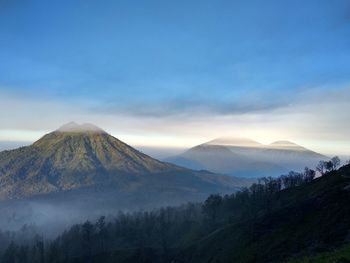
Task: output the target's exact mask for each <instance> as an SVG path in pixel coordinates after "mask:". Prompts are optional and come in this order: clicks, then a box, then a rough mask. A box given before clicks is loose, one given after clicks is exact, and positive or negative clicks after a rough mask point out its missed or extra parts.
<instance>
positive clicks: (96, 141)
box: [0, 123, 245, 200]
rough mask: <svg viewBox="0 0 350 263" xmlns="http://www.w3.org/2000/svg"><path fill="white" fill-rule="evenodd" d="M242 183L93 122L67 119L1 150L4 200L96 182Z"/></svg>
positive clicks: (209, 186)
mask: <svg viewBox="0 0 350 263" xmlns="http://www.w3.org/2000/svg"><path fill="white" fill-rule="evenodd" d="M244 183H245V182H243V181H242V180H240V179H231V178H226V177H224V176H217V175H213V174H211V173H209V172H196V171H192V170H189V169H186V168H182V167H178V166H176V165H173V164H169V163H164V162H161V161H158V160H156V159H153V158H151V157H149V156H147V155H145V154H143V153H141V152H139V151H137V150H135V149H134V148H132V147H130V146H129V145H127V144H125V143H123V142H121V141H120V140H118V139H116V138H114V137H113V136H111V135H110V134H108V133H106V132H105V131H103V130H102V129H100V128H98V127H96V126H94V125H92V124H83V125H78V124H76V123H69V124H66V125H64V126H62V127H61V128H59V129H58V130H56V131H54V132H52V133H49V134H47V135H45V136H44V137H42V138H41V139H40V140H38V141H36V142H35V143H34V144H32V145H30V146H27V147H22V148H19V149H15V150H11V151H4V152H1V153H0V199H2V200H4V199H13V198H23V197H30V196H35V195H40V194H48V193H57V192H62V191H71V190H74V189H83V188H88V187H97V186H98V187H100V188H103V186H108V187H109V189H111V188H113V190H116V191H120V192H135V191H149V190H155V189H158V190H159V191H166V190H169V189H170V190H171V191H180V190H181V191H187V192H202V193H209V192H221V191H224V190H228V189H230V188H231V189H232V188H234V187H240V186H242V184H244Z"/></svg>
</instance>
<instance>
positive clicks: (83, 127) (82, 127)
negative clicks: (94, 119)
mask: <svg viewBox="0 0 350 263" xmlns="http://www.w3.org/2000/svg"><path fill="white" fill-rule="evenodd" d="M57 131H59V132H78V133H80V132H96V133H105V131H104V130H102V129H101V128H99V127H97V126H95V125H93V124H91V123H83V124H78V123H76V122H69V123H67V124H64V125H63V126H61V127H60V128H58V129H57Z"/></svg>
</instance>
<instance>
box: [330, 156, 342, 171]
mask: <svg viewBox="0 0 350 263" xmlns="http://www.w3.org/2000/svg"><path fill="white" fill-rule="evenodd" d="M331 162H332V164H333V170H336V169H337V168H338V167H339V165H340V159H339V157H338V156H334V157H333V158H332V159H331Z"/></svg>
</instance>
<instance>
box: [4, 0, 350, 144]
mask: <svg viewBox="0 0 350 263" xmlns="http://www.w3.org/2000/svg"><path fill="white" fill-rule="evenodd" d="M349 47H350V3H349V1H347V0H344V1H342V0H332V1H331V0H327V1H326V0H317V1H316V0H309V1H295V0H294V1H277V0H274V1H271V0H267V1H257V0H256V1H243V0H242V1H220V0H219V1H206V0H204V1H203V0H202V1H188V0H187V1H143V0H141V1H103V2H101V1H86V0H85V1H77V0H74V1H29V0H28V1H18V0H1V1H0V96H1V97H2V100H3V103H2V104H3V105H6V103H7V104H10V103H9V102H11V105H15V106H16V109H14V108H11V105H7V106H6V107H7V108H5V106H3V109H4V110H5V111H6V112H4V110H3V111H2V113H1V114H2V115H0V117H1V120H0V121H1V124H0V125H1V126H0V140H1V139H3V140H10V139H11V140H17V139H20V138H21V136H22V137H23V140H27V139H29V138H31V139H34V137H35V136H36V134H35V135H32V134H31V133H30V132H37V133H38V134H39V133H42V132H44V131H49V130H50V129H52V128H54V127H55V126H59V125H61V123H59V122H61V121H66V120H67V121H69V119H70V118H75V120H76V121H94V122H97V123H98V124H100V125H103V126H107V128H108V129H110V130H112V131H113V132H115V133H117V134H120V135H121V136H123V134H124V136H126V135H128V136H139V138H141V137H140V136H141V135H140V134H142V136H146V135H147V136H148V137H147V136H146V137H147V138H151V137H152V136H154V137H155V136H160V137H161V136H163V139H164V143H165V142H166V140H167V139H166V138H167V136H168V137H169V136H170V137H171V138H173V137H175V136H176V135H179V137H180V138H181V136H185V137H186V136H187V141H188V144H190V143H191V142H192V141H193V140H192V141H191V138H200V139H204V138H209V137H211V136H217V135H218V136H220V135H221V134H220V132H222V133H225V134H229V133H230V134H231V133H232V134H235V135H236V134H237V135H240V133H242V132H244V133H248V135H252V136H253V137H254V136H255V137H259V136H260V137H259V138H260V139H262V140H263V139H264V138H266V140H269V139H271V140H272V139H274V138H275V137H283V136H285V137H288V138H290V139H297V140H299V141H301V142H305V143H310V145H312V146H314V145H316V143H319V142H320V141H326V142H327V145H328V146H327V147H328V148H329V147H330V146H329V145H337V143H338V144H342V145H344V143H345V145H348V144H347V143H349V141H348V140H347V138H346V131H345V130H346V129H347V128H348V126H345V127H343V126H342V125H344V124H343V122H344V121H346V120H347V119H346V118H347V116H346V115H345V114H344V112H345V111H346V110H348V103H346V101H342V99H344V97H345V98H347V96H348V94H349V88H348V87H349V82H350V49H349ZM305 96H311V97H305ZM327 97H330V98H331V99H330V102H329V103H328V104H327V103H326V102H325V101H324V100H325V98H327ZM338 98H340V100H341V102H342V103H340V104H341V106H339V107H336V105H337V102H338ZM319 100H322V103H326V104H327V106H325V107H323V108H327V109H332V113H334V115H337V116H342V118H340V117H337V118H340V119H339V120H338V119H337V118H335V117H333V118H332V117H331V116H332V115H333V114H330V116H329V118H330V120H328V119H325V120H324V122H327V123H332V125H333V126H334V124H335V123H336V124H339V125H340V126H341V127H340V128H339V127H338V129H336V132H335V130H333V132H332V127H323V126H322V127H319V126H317V125H319V124H317V125H316V122H319V121H320V120H319V119H318V118H316V117H317V116H313V115H312V114H315V115H317V112H318V108H317V106H315V107H313V108H312V109H308V111H309V112H310V114H309V115H308V116H304V115H303V114H304V113H305V112H303V111H304V110H305V107H309V106H308V105H309V104H310V103H309V102H310V101H311V102H312V103H311V104H317V102H318V101H319ZM1 102H2V101H1V98H0V103H1ZM332 103H333V104H332ZM24 105H26V106H24ZM291 112H292V115H293V117H291V116H290V114H291ZM328 113H329V111H327V112H326V114H324V115H328ZM299 115H303V116H299ZM297 116H299V119H298V117H297ZM313 117H314V118H313ZM288 118H291V120H292V123H293V124H294V122H295V123H297V122H300V123H301V122H303V123H304V124H303V125H301V126H302V127H299V126H298V127H299V128H298V129H296V132H294V133H293V132H289V133H287V132H286V131H283V129H281V128H282V127H283V126H285V123H284V122H285V119H288ZM293 118H294V119H293ZM53 119H54V120H55V121H56V123H54V121H53ZM242 119H244V121H243V122H242ZM263 119H269V120H270V122H269V123H270V128H269V131H270V132H269V131H268V129H266V128H265V127H262V128H261V129H260V126H259V123H260V122H259V121H261V120H263ZM278 119H284V121H283V122H279V121H278ZM335 119H337V120H336V121H335ZM225 120H226V124H225ZM247 120H250V122H249V121H247ZM321 121H323V120H321ZM115 122H119V124H118V125H117V124H113V125H112V124H111V123H115ZM120 122H123V123H125V125H120ZM140 122H142V123H146V124H144V125H140V124H139V123H140ZM234 122H235V124H236V125H234V124H233V123H234ZM305 122H309V125H310V126H312V127H315V125H316V127H317V128H318V132H317V134H316V131H311V130H312V127H308V126H306V127H304V126H305ZM202 123H207V124H208V123H211V124H212V127H209V126H203V124H202ZM151 124H152V125H151ZM175 124H176V125H175ZM238 124H239V125H238ZM314 124H315V125H314ZM216 125H217V127H220V128H218V130H215V126H216ZM126 126H128V127H126ZM175 126H176V127H175ZM181 126H186V127H187V128H186V127H184V129H182V130H181ZM237 126H240V129H238V130H237V128H236V127H237ZM203 127H205V129H207V130H209V129H211V131H208V132H207V133H204V132H203ZM333 128H334V127H333ZM196 129H197V130H196ZM320 129H323V130H320ZM342 129H344V131H343V132H342ZM11 133H12V134H16V136H13V138H12V137H11ZM303 133H304V135H303ZM335 133H337V134H338V133H339V135H337V136H335V135H334V134H335ZM21 134H22V135H21ZM259 134H260V135H259ZM315 135H317V136H316V137H315ZM242 136H244V134H243V135H242ZM146 137H145V138H146ZM160 137H159V138H160ZM145 138H144V139H145ZM144 139H142V140H144ZM276 139H277V138H276ZM140 140H141V139H140ZM159 140H161V139H159ZM181 140H184V137H183V138H182V139H181ZM198 140H199V139H198ZM312 140H314V143H312V142H311V141H312ZM332 140H336V142H334V144H332ZM316 141H317V142H316ZM193 143H194V141H193ZM325 145H326V144H325ZM349 145H350V144H349ZM321 148H322V147H321ZM328 148H327V149H328Z"/></svg>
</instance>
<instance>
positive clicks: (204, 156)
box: [166, 139, 285, 177]
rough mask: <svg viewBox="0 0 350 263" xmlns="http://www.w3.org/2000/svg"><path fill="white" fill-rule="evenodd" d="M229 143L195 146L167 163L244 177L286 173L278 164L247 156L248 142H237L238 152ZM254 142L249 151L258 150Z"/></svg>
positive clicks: (216, 142) (222, 141)
mask: <svg viewBox="0 0 350 263" xmlns="http://www.w3.org/2000/svg"><path fill="white" fill-rule="evenodd" d="M229 142H230V141H227V140H225V141H224V140H221V139H220V140H213V141H210V142H208V143H204V144H201V145H198V146H195V147H193V148H191V149H189V150H187V151H186V152H184V153H183V154H181V155H178V156H174V157H171V158H168V159H166V161H168V162H171V163H175V164H177V165H181V166H185V167H188V168H192V169H205V170H209V171H212V172H216V173H223V174H228V175H232V176H242V177H262V176H276V175H279V174H281V173H283V172H284V171H285V169H284V168H283V167H281V166H279V165H277V164H274V163H271V162H268V161H262V160H258V159H256V158H254V157H252V156H249V154H245V153H246V151H248V150H246V147H247V146H245V145H247V144H246V143H248V142H246V141H244V142H243V141H241V140H240V141H236V142H237V143H239V144H238V145H239V146H237V148H238V147H239V150H238V151H233V150H232V147H233V146H232V144H229ZM252 142H253V141H252ZM252 142H250V145H251V146H248V147H249V151H251V150H253V149H256V148H257V146H256V145H255V144H254V143H252ZM253 145H254V146H253Z"/></svg>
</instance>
